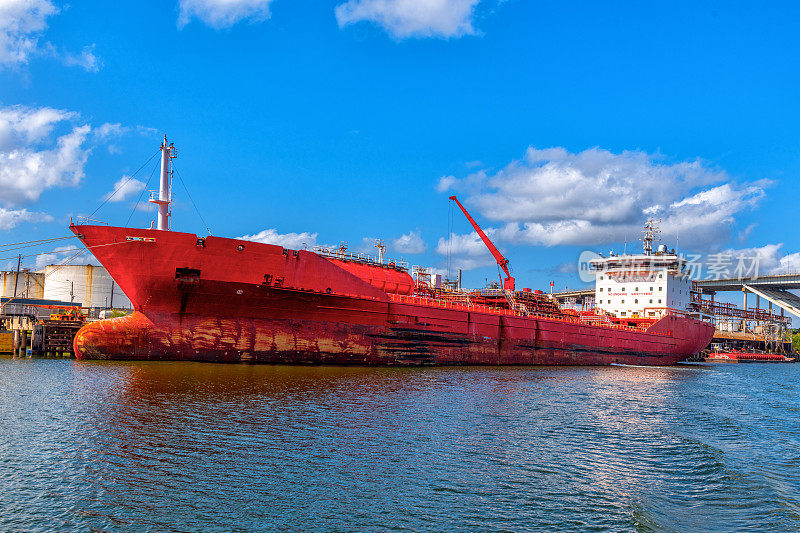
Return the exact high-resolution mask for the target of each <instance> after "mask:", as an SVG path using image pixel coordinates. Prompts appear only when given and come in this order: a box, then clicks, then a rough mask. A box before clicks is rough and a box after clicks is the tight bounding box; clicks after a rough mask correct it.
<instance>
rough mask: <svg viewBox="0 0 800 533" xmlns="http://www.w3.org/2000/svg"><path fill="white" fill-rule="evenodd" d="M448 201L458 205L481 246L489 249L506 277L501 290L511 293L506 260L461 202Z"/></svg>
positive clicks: (512, 279)
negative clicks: (478, 238) (483, 245)
mask: <svg viewBox="0 0 800 533" xmlns="http://www.w3.org/2000/svg"><path fill="white" fill-rule="evenodd" d="M450 199H451V200H453V201H454V202H455V203H456V205H458V207H460V208H461V211H462V212H463V213H464V216H465V217H467V220H469V223H470V224H472V227H473V228H475V232H476V233H477V234H478V236H479V237H480V238H481V240H482V241H483V244H485V245H486V247H487V248H488V249H489V252H491V254H492V256H493V257H494V259H495V261H497V264H498V265H500V268H502V269H503V272H504V273H505V275H506V279H504V280H503V288H504V289H506V290H509V291H513V290H514V277H513V276H512V275H511V272H509V271H508V259H506V258H505V257H503V254H501V253H500V250H498V249H497V246H495V245H494V243H493V242H492V241H491V240H489V237H487V236H486V234H485V233H484V232H483V230H482V229H481V227H480V226H479V225H478V223H477V222H475V219H474V218H472V217H471V216H470V214H469V213H468V212H467V210H466V209H464V206H463V205H461V202H459V201H458V198H456V197H455V196H451V197H450Z"/></svg>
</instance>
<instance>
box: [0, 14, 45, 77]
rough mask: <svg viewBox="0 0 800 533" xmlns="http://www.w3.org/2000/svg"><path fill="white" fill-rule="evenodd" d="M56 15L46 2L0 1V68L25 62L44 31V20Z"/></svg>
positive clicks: (35, 48)
mask: <svg viewBox="0 0 800 533" xmlns="http://www.w3.org/2000/svg"><path fill="white" fill-rule="evenodd" d="M56 13H58V8H56V6H54V5H53V4H52V3H51V2H49V1H48V0H3V1H2V2H0V66H2V65H22V64H25V63H27V62H28V58H29V57H30V56H31V55H32V54H34V53H35V52H36V50H37V46H38V43H39V37H40V36H41V34H42V33H43V32H44V30H45V29H47V17H49V16H51V15H55V14H56Z"/></svg>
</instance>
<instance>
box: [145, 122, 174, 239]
mask: <svg viewBox="0 0 800 533" xmlns="http://www.w3.org/2000/svg"><path fill="white" fill-rule="evenodd" d="M175 157H176V155H175V145H174V144H171V143H170V144H167V136H166V135H164V141H163V142H162V143H161V183H160V186H159V189H158V190H157V191H150V203H152V204H157V205H158V226H157V227H158V229H161V230H169V217H170V215H171V212H170V208H169V204H170V202H172V165H171V162H172V160H173V159H175Z"/></svg>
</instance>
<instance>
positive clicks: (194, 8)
mask: <svg viewBox="0 0 800 533" xmlns="http://www.w3.org/2000/svg"><path fill="white" fill-rule="evenodd" d="M270 3H272V0H180V14H179V15H178V26H179V27H181V28H182V27H183V26H185V25H186V24H188V23H189V21H191V20H192V18H197V19H198V20H200V21H201V22H203V23H205V24H207V25H208V26H211V27H212V28H214V29H217V30H219V29H224V28H230V27H231V26H233V25H234V24H236V23H237V22H241V21H243V20H247V21H249V22H262V21H265V20H267V19H268V18H269V17H270V12H269V5H270Z"/></svg>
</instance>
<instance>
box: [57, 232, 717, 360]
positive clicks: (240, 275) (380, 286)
mask: <svg viewBox="0 0 800 533" xmlns="http://www.w3.org/2000/svg"><path fill="white" fill-rule="evenodd" d="M72 229H73V231H74V232H75V233H76V234H78V235H80V236H81V238H82V240H83V241H84V243H85V244H86V245H87V246H88V247H90V249H91V250H92V251H93V253H94V254H95V256H96V257H97V258H98V260H99V261H100V262H101V263H102V264H103V265H104V266H105V267H106V268H107V269H108V271H109V272H110V273H111V275H112V277H113V278H114V279H115V280H116V281H117V283H118V284H119V286H120V287H121V288H122V289H123V290H124V291H125V293H126V294H127V295H128V297H129V298H130V299H131V301H132V302H133V303H134V306H135V309H136V311H137V312H136V313H134V314H133V315H131V316H129V317H124V318H119V319H112V320H105V321H100V322H95V323H92V324H89V325H87V326H85V327H84V328H83V329H81V331H80V332H79V333H78V335H77V336H76V337H75V353H76V354H77V356H78V357H79V358H83V359H184V360H204V361H231V362H235V361H255V362H269V363H336V364H507V365H512V364H538V365H562V364H563V365H604V364H611V363H621V364H637V365H670V364H674V363H675V362H677V361H680V360H683V359H686V358H688V357H690V356H692V355H694V354H695V353H697V352H699V351H700V350H701V349H702V348H704V347H705V346H707V345H708V343H709V341H710V340H711V337H712V335H713V331H714V330H713V326H711V325H710V324H708V323H705V322H701V321H698V320H694V319H691V318H686V317H678V316H667V317H664V318H662V319H661V320H659V321H657V322H655V323H654V324H652V325H651V326H650V327H649V328H648V329H647V331H642V330H636V329H632V328H622V327H611V326H599V325H588V324H582V323H580V322H577V321H576V319H571V318H563V319H561V318H542V317H534V316H521V315H520V314H519V313H514V312H512V311H508V310H499V309H491V308H488V307H482V306H464V305H459V304H453V303H443V302H437V301H435V300H433V299H428V298H416V297H411V296H408V293H409V292H410V289H411V280H410V277H409V276H408V274H406V273H405V272H400V271H397V270H393V269H388V268H381V267H369V268H362V269H359V268H355V267H354V265H352V264H349V265H342V264H341V263H340V262H337V261H331V260H329V259H326V258H324V257H322V256H319V255H317V254H315V253H313V252H308V251H302V250H301V251H291V250H284V249H283V248H281V247H279V246H273V245H268V244H258V243H251V242H244V241H238V240H234V239H225V238H219V237H208V238H206V239H204V240H198V239H197V237H196V236H195V235H192V234H186V233H177V232H165V231H158V230H137V229H127V228H114V227H105V226H73V227H72Z"/></svg>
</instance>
